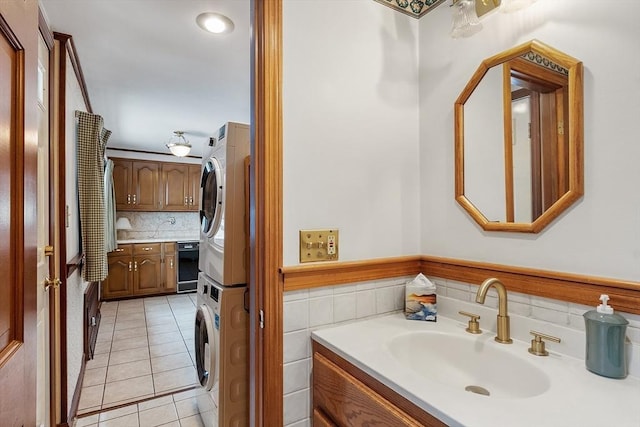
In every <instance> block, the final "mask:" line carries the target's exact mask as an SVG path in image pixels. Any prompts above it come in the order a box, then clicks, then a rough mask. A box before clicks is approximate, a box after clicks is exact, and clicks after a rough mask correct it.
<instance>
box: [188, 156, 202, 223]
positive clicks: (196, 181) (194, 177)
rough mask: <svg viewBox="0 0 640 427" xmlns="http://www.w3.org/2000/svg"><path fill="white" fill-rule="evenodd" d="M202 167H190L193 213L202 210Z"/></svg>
mask: <svg viewBox="0 0 640 427" xmlns="http://www.w3.org/2000/svg"><path fill="white" fill-rule="evenodd" d="M201 173H202V167H201V166H200V165H189V207H190V209H189V210H191V211H196V212H197V211H198V210H200V177H201V176H202V175H201Z"/></svg>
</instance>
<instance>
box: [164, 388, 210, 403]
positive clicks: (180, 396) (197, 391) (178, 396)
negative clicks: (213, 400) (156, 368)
mask: <svg viewBox="0 0 640 427" xmlns="http://www.w3.org/2000/svg"><path fill="white" fill-rule="evenodd" d="M202 393H206V391H205V390H204V388H202V387H200V386H198V387H195V388H192V389H191V390H186V391H181V392H178V393H174V394H173V395H172V396H173V400H174V401H175V402H176V403H178V402H179V401H181V400H184V399H189V398H192V397H196V396H199V395H201V394H202Z"/></svg>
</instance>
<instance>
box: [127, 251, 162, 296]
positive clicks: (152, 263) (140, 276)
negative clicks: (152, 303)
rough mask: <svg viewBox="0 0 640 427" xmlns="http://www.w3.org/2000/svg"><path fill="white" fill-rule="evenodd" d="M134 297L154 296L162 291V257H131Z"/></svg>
mask: <svg viewBox="0 0 640 427" xmlns="http://www.w3.org/2000/svg"><path fill="white" fill-rule="evenodd" d="M133 273H134V276H135V279H134V282H133V293H134V295H148V294H154V293H157V292H159V291H161V290H162V255H146V256H145V255H138V256H135V257H133Z"/></svg>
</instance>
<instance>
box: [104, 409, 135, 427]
mask: <svg viewBox="0 0 640 427" xmlns="http://www.w3.org/2000/svg"><path fill="white" fill-rule="evenodd" d="M98 426H99V427H139V426H140V423H139V422H138V413H137V412H136V413H135V414H131V415H125V416H124V417H120V418H114V419H112V420H107V421H102V422H100V424H98Z"/></svg>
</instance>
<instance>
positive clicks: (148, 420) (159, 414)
mask: <svg viewBox="0 0 640 427" xmlns="http://www.w3.org/2000/svg"><path fill="white" fill-rule="evenodd" d="M138 416H139V419H140V427H156V426H159V425H162V424H166V423H168V422H172V421H178V413H177V412H176V406H175V405H174V404H173V402H171V403H169V404H167V405H163V406H158V407H156V408H152V409H147V410H145V411H140V413H139V414H138Z"/></svg>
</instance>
